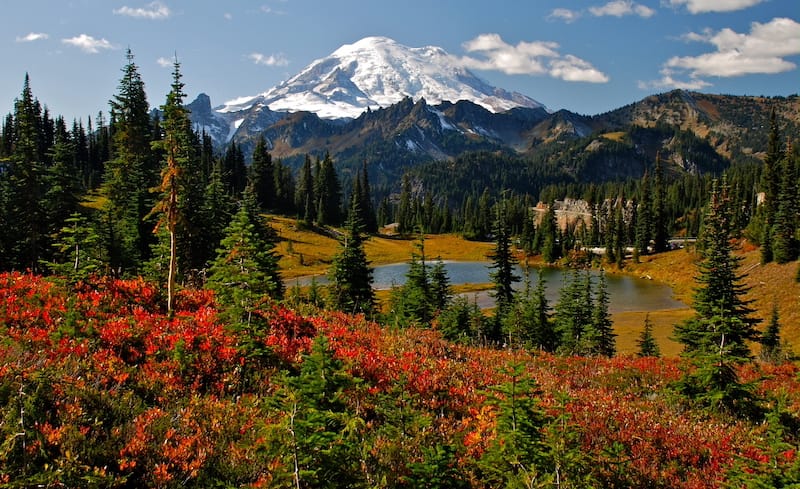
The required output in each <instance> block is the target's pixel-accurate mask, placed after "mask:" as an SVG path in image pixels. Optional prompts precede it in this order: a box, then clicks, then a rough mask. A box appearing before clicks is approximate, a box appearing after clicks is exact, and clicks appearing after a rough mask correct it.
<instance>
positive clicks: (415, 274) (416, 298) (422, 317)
mask: <svg viewBox="0 0 800 489" xmlns="http://www.w3.org/2000/svg"><path fill="white" fill-rule="evenodd" d="M391 310H392V313H393V315H394V321H395V323H396V324H397V325H401V326H407V325H410V324H418V325H428V324H429V323H430V321H431V318H432V317H433V304H432V293H431V282H430V272H429V270H428V263H427V261H426V258H425V236H424V235H423V234H421V233H420V234H419V236H418V238H417V242H416V243H415V244H414V251H412V252H411V260H410V261H409V262H408V272H406V281H405V283H404V284H403V285H402V286H400V287H398V288H396V289H395V290H393V291H392V297H391Z"/></svg>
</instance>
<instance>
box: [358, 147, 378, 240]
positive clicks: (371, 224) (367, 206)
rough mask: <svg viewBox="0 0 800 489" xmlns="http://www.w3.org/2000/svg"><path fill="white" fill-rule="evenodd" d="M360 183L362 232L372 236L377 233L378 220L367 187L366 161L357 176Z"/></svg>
mask: <svg viewBox="0 0 800 489" xmlns="http://www.w3.org/2000/svg"><path fill="white" fill-rule="evenodd" d="M359 180H360V181H361V209H362V210H361V214H362V215H363V216H364V218H363V219H364V231H365V232H367V233H369V234H373V233H377V232H378V219H377V217H376V216H375V205H374V204H373V203H372V190H371V188H370V185H369V173H368V171H367V160H364V163H363V164H362V165H361V173H360V175H359Z"/></svg>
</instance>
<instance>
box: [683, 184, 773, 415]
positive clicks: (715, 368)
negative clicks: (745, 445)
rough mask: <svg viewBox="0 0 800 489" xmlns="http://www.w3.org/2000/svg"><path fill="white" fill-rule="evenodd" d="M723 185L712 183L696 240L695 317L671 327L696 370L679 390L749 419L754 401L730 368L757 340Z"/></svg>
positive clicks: (737, 362)
mask: <svg viewBox="0 0 800 489" xmlns="http://www.w3.org/2000/svg"><path fill="white" fill-rule="evenodd" d="M728 191H729V189H728V185H727V182H726V181H725V180H723V182H722V184H721V185H720V184H718V182H717V181H716V180H715V181H714V185H713V190H712V194H711V198H710V202H709V204H708V210H707V212H706V216H705V225H704V229H703V231H702V235H701V238H702V239H701V245H702V251H701V257H702V261H701V263H700V264H699V269H700V275H699V276H698V277H697V282H698V283H699V287H698V288H697V290H696V291H695V295H694V304H693V307H694V310H695V317H694V318H692V319H689V320H687V321H686V322H684V323H682V324H679V325H677V326H676V327H675V338H676V339H677V341H679V342H680V343H682V344H683V346H684V356H686V357H688V358H689V359H690V360H691V361H692V362H693V363H694V364H695V365H696V370H695V371H694V372H692V373H687V374H685V375H684V377H683V379H682V380H681V381H680V383H679V389H680V390H681V391H682V392H683V393H684V394H686V395H687V396H688V397H690V398H691V399H694V400H696V401H697V402H700V403H701V404H703V405H706V406H707V407H710V408H711V409H714V410H725V411H728V412H731V413H737V412H739V413H741V414H743V415H747V414H751V413H752V410H753V406H754V404H753V400H754V397H753V395H752V393H751V392H750V391H749V389H748V388H747V386H745V385H743V384H741V383H740V382H739V380H738V376H737V374H736V370H735V367H736V365H739V364H742V363H744V362H746V361H748V360H749V358H750V347H749V345H748V342H749V341H755V340H757V339H758V331H757V330H756V328H755V325H756V324H757V323H758V319H755V318H753V317H752V316H751V313H752V309H750V308H749V307H748V302H747V301H745V300H744V299H743V298H742V296H743V295H744V294H745V293H746V292H747V289H746V287H745V286H743V285H742V283H741V282H742V279H743V278H744V276H743V275H739V274H738V273H737V268H738V267H739V263H740V262H741V258H740V257H737V256H735V255H734V254H733V247H732V244H731V234H732V232H733V229H732V226H731V210H730V205H731V200H730V196H729V193H728Z"/></svg>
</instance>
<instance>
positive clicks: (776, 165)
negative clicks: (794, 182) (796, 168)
mask: <svg viewBox="0 0 800 489" xmlns="http://www.w3.org/2000/svg"><path fill="white" fill-rule="evenodd" d="M781 160H783V152H782V150H781V132H780V127H779V126H778V118H777V116H776V115H775V108H774V107H773V108H772V111H771V112H770V127H769V138H768V140H767V154H766V156H765V157H764V168H763V170H762V172H761V185H760V188H761V191H762V192H764V203H763V204H762V206H761V207H762V209H763V210H762V218H763V220H764V223H763V227H762V233H763V234H762V235H761V263H762V264H764V263H769V262H771V261H772V259H773V255H772V226H773V225H774V224H775V214H776V212H777V210H778V192H779V188H780V183H781V175H780V165H781Z"/></svg>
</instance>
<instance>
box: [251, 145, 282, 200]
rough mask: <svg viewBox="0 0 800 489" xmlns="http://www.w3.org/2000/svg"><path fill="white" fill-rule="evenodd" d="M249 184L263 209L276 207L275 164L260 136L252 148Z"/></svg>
mask: <svg viewBox="0 0 800 489" xmlns="http://www.w3.org/2000/svg"><path fill="white" fill-rule="evenodd" d="M249 181H250V185H252V186H253V189H254V190H255V194H256V201H257V202H258V206H259V208H261V209H262V210H263V211H269V210H274V209H275V207H276V203H277V202H276V195H275V194H276V192H275V165H274V164H273V163H272V155H270V154H269V152H268V151H267V142H266V141H265V140H264V136H263V135H262V136H260V137H259V139H258V142H257V143H256V147H255V149H254V150H253V162H252V163H251V164H250V173H249Z"/></svg>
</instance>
